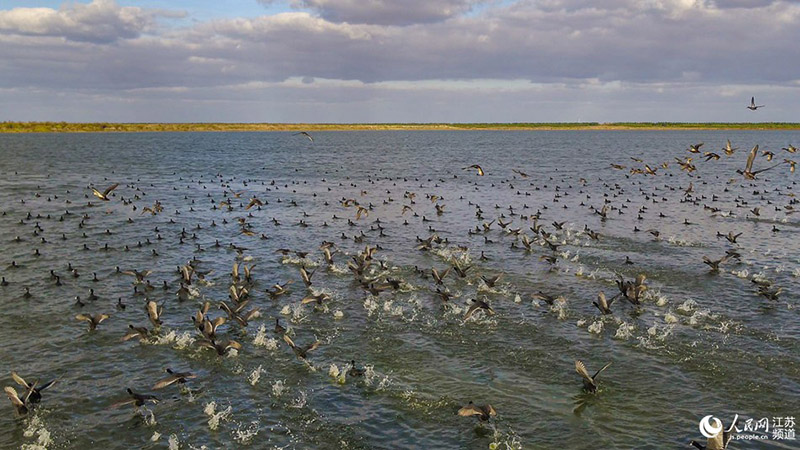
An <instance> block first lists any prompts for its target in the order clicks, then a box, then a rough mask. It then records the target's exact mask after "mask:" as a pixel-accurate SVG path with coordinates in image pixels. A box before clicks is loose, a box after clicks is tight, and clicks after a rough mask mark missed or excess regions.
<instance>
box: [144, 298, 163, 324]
mask: <svg viewBox="0 0 800 450" xmlns="http://www.w3.org/2000/svg"><path fill="white" fill-rule="evenodd" d="M145 310H146V311H147V318H148V319H150V323H152V324H153V326H154V327H156V328H158V327H160V326H161V324H163V323H164V322H162V321H161V313H163V312H164V306H163V305H161V306H159V305H158V304H157V303H156V302H154V301H152V300H148V301H147V303H146V304H145Z"/></svg>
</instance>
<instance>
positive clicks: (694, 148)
mask: <svg viewBox="0 0 800 450" xmlns="http://www.w3.org/2000/svg"><path fill="white" fill-rule="evenodd" d="M703 145H704V143H703V142H700V143H699V144H689V152H690V153H700V147H702V146H703Z"/></svg>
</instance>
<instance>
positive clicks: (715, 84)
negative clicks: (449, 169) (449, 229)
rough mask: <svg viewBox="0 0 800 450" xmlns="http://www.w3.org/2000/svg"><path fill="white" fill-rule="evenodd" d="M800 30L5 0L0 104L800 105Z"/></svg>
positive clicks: (291, 3) (375, 0)
mask: <svg viewBox="0 0 800 450" xmlns="http://www.w3.org/2000/svg"><path fill="white" fill-rule="evenodd" d="M798 43H800V1H787V0H780V1H774V0H603V1H596V0H595V1H590V0H213V1H211V0H170V1H167V0H142V1H128V0H116V1H115V0H78V1H67V2H62V1H52V0H42V1H21V0H0V105H2V106H0V121H7V120H14V121H48V120H54V121H67V122H91V121H106V122H304V123H308V122H344V123H352V122H617V121H633V122H644V121H672V122H768V121H778V122H798V121H800V106H799V105H800V44H798ZM751 96H755V97H756V100H757V103H758V104H763V105H765V107H764V108H762V109H759V110H758V111H755V112H754V111H750V110H748V109H746V108H745V106H747V104H748V103H749V102H750V97H751Z"/></svg>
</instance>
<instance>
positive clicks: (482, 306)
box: [464, 299, 494, 322]
mask: <svg viewBox="0 0 800 450" xmlns="http://www.w3.org/2000/svg"><path fill="white" fill-rule="evenodd" d="M478 310H482V311H484V312H485V313H486V314H488V315H490V316H493V315H494V309H492V307H491V306H489V304H488V303H486V301H484V300H478V299H472V305H471V306H470V307H469V309H467V313H466V314H465V315H464V321H465V322H466V321H467V320H469V318H470V317H472V315H473V314H475V312H476V311H478Z"/></svg>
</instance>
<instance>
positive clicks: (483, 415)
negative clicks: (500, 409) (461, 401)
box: [458, 402, 497, 422]
mask: <svg viewBox="0 0 800 450" xmlns="http://www.w3.org/2000/svg"><path fill="white" fill-rule="evenodd" d="M458 415H459V416H462V417H472V416H478V419H479V420H480V421H481V422H486V421H487V420H489V419H490V418H491V417H494V416H496V415H497V411H495V409H494V408H493V407H492V405H489V404H486V405H481V406H478V405H476V404H475V403H472V402H469V403H468V404H467V405H466V406H462V407H461V409H459V410H458Z"/></svg>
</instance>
